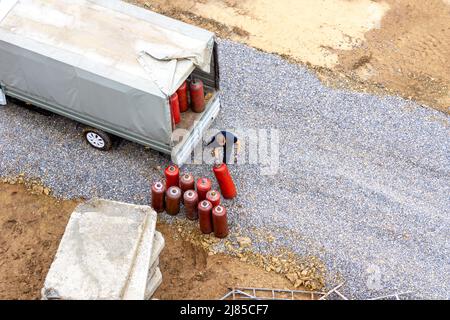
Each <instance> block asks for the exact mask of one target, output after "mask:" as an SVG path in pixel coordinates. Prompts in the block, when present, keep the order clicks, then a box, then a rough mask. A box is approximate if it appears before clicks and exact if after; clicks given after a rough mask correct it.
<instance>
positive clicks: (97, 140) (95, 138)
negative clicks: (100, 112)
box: [83, 128, 113, 151]
mask: <svg viewBox="0 0 450 320" xmlns="http://www.w3.org/2000/svg"><path fill="white" fill-rule="evenodd" d="M83 136H84V138H85V139H86V141H87V143H89V145H90V146H91V147H93V148H95V149H97V150H101V151H108V150H111V148H112V144H113V142H112V138H111V136H110V135H109V134H107V133H106V132H104V131H102V130H99V129H95V128H86V129H84V130H83Z"/></svg>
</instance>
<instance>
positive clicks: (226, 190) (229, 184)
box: [214, 163, 237, 199]
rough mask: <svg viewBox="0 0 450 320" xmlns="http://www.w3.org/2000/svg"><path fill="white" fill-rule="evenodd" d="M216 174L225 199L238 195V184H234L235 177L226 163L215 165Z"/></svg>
mask: <svg viewBox="0 0 450 320" xmlns="http://www.w3.org/2000/svg"><path fill="white" fill-rule="evenodd" d="M214 175H215V176H216V179H217V182H218V183H219V186H220V191H222V196H223V197H224V198H225V199H233V198H234V197H236V195H237V191H236V186H235V185H234V182H233V178H232V177H231V175H230V171H228V167H227V165H226V164H225V163H222V164H220V165H216V166H214Z"/></svg>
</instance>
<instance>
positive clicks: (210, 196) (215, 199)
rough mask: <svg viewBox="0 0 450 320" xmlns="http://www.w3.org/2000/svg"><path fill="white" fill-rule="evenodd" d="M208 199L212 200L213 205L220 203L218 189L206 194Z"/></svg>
mask: <svg viewBox="0 0 450 320" xmlns="http://www.w3.org/2000/svg"><path fill="white" fill-rule="evenodd" d="M206 200H208V201H209V202H211V204H212V206H213V207H217V206H218V205H220V192H219V191H216V190H210V191H208V193H207V194H206Z"/></svg>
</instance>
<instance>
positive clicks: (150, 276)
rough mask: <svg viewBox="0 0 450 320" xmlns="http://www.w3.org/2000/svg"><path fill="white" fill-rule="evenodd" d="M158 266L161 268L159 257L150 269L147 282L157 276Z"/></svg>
mask: <svg viewBox="0 0 450 320" xmlns="http://www.w3.org/2000/svg"><path fill="white" fill-rule="evenodd" d="M158 268H159V258H158V259H156V261H155V262H154V263H153V264H152V266H151V267H150V269H149V270H148V276H147V283H148V282H150V281H151V280H152V278H153V277H154V276H155V272H156V269H158Z"/></svg>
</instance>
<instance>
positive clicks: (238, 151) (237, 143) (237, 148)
mask: <svg viewBox="0 0 450 320" xmlns="http://www.w3.org/2000/svg"><path fill="white" fill-rule="evenodd" d="M240 152H241V141H239V140H238V141H236V154H239V153H240Z"/></svg>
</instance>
